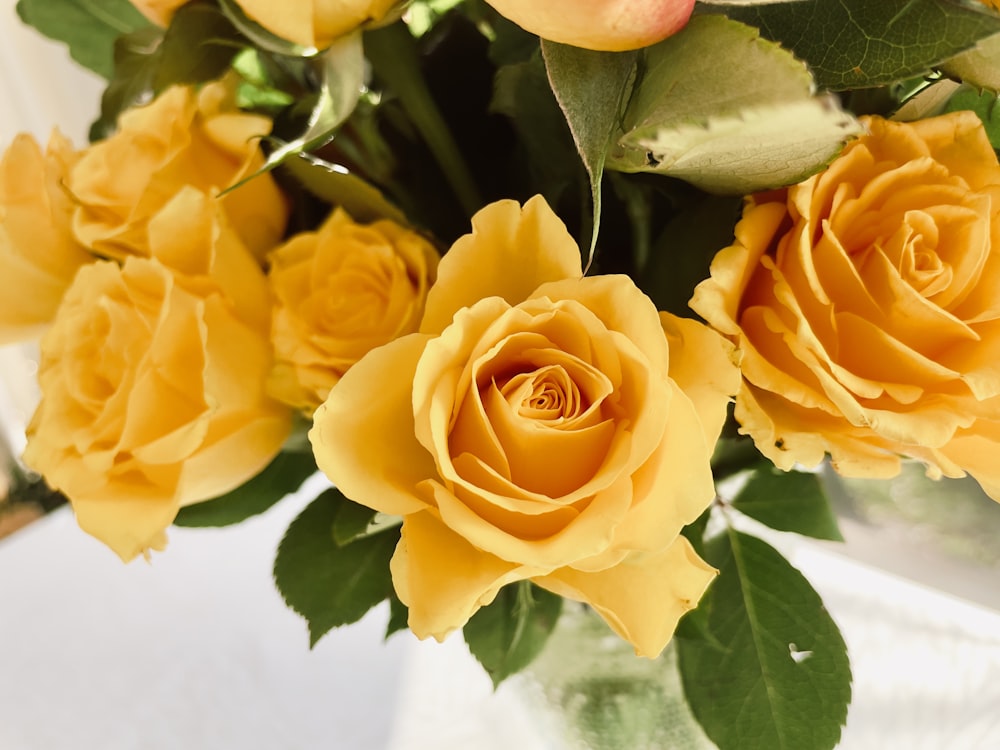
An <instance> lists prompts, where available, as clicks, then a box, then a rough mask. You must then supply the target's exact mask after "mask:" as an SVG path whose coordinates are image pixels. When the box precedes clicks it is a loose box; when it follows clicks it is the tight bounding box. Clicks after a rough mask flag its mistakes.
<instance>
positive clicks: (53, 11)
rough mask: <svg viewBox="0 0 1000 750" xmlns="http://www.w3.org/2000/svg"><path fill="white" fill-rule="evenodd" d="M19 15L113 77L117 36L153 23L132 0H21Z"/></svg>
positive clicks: (90, 65)
mask: <svg viewBox="0 0 1000 750" xmlns="http://www.w3.org/2000/svg"><path fill="white" fill-rule="evenodd" d="M17 14H18V16H20V17H21V20H22V21H24V22H25V23H26V24H28V25H29V26H34V27H35V28H36V29H38V31H40V32H41V33H42V34H44V35H45V36H47V37H49V38H50V39H55V40H56V41H58V42H63V43H65V44H66V45H67V46H68V47H69V54H70V57H72V58H73V59H74V60H76V61H77V62H78V63H80V65H82V66H83V67H85V68H89V69H90V70H92V71H94V72H95V73H97V74H98V75H99V76H101V77H103V78H106V79H109V78H111V75H112V72H113V68H114V66H113V60H112V53H111V49H112V46H113V44H114V41H115V39H117V38H118V37H119V36H121V35H122V34H128V33H131V32H133V31H137V30H138V29H141V28H144V27H147V26H149V25H150V23H149V21H147V20H146V18H145V16H143V15H142V14H141V13H140V12H139V11H138V10H136V9H135V6H134V5H132V3H130V2H129V0H18V2H17Z"/></svg>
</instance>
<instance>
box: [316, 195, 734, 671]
mask: <svg viewBox="0 0 1000 750" xmlns="http://www.w3.org/2000/svg"><path fill="white" fill-rule="evenodd" d="M472 226H473V231H472V233H471V234H469V235H466V236H465V237H463V238H461V239H459V240H458V241H457V242H456V243H455V245H454V246H453V247H452V248H451V250H449V252H448V253H447V254H446V255H445V256H444V257H443V258H442V260H441V264H440V266H439V269H438V280H437V282H436V283H435V285H434V286H433V287H432V288H431V291H430V294H429V296H428V299H427V307H426V311H425V313H424V317H423V321H422V322H421V327H420V331H419V332H418V333H415V334H411V335H409V336H404V337H402V338H399V339H396V340H395V341H393V342H391V343H389V344H387V345H385V346H382V347H379V348H378V349H374V350H373V351H371V352H370V353H369V354H368V355H366V356H365V357H364V358H362V359H361V360H360V361H359V362H358V363H357V364H356V365H354V367H352V368H351V369H350V370H348V372H347V373H346V374H345V375H344V377H343V378H341V380H340V382H339V383H338V384H337V385H336V386H334V388H333V390H332V391H331V392H330V396H329V398H328V399H327V400H326V402H325V404H324V405H323V406H321V407H320V408H319V410H318V411H317V412H316V415H315V418H314V426H313V429H312V430H311V432H310V439H311V441H312V444H313V450H314V452H315V455H316V459H317V462H318V464H319V467H320V468H321V469H322V470H323V471H324V472H326V474H327V475H328V476H329V477H330V479H331V480H333V482H334V483H335V484H336V485H337V486H338V487H339V488H340V489H341V490H342V491H343V492H344V494H345V495H346V496H347V497H349V498H351V499H352V500H355V501H357V502H359V503H362V504H364V505H367V506H369V507H371V508H374V509H376V510H378V511H381V512H383V513H388V514H391V515H399V516H402V517H403V525H402V538H401V540H400V542H399V545H398V546H397V548H396V552H395V555H394V556H393V559H392V564H391V568H392V578H393V584H394V586H395V589H396V592H397V594H398V595H399V597H400V599H401V600H402V601H403V603H405V604H406V605H407V606H408V607H409V625H410V628H411V629H412V630H413V631H414V632H415V633H416V635H417V636H419V637H420V638H425V637H427V636H433V637H435V638H438V639H442V638H444V637H445V635H446V634H448V633H449V632H450V631H452V630H455V629H456V628H460V627H462V626H463V625H464V624H465V623H466V622H467V621H468V619H469V618H470V617H471V616H472V614H473V613H474V612H475V611H476V610H478V609H479V608H480V607H482V606H484V605H487V604H489V603H490V602H491V601H492V600H493V599H494V597H495V596H496V594H497V592H498V591H499V589H500V588H501V587H502V586H504V585H506V584H509V583H513V582H515V581H521V580H525V579H528V580H531V581H534V582H535V583H536V584H538V585H539V586H542V587H544V588H546V589H548V590H550V591H552V592H555V593H556V594H560V595H563V596H565V597H568V598H571V599H576V600H580V601H584V602H587V603H588V604H590V605H592V606H593V607H594V608H595V610H596V611H597V612H599V613H600V614H601V615H602V616H603V617H604V619H605V620H607V622H608V623H609V624H610V625H611V627H612V628H613V629H614V630H615V631H616V632H618V633H619V634H620V635H621V636H622V637H623V638H625V639H626V640H628V641H629V642H631V643H632V645H633V646H634V647H635V649H636V652H637V653H639V654H642V655H646V656H654V655H656V654H658V653H659V652H660V651H661V650H662V648H663V647H664V645H665V644H666V643H667V642H668V641H669V639H670V637H671V635H672V634H673V631H674V628H675V626H676V624H677V620H678V618H680V616H681V615H682V614H684V612H686V611H687V610H689V609H691V608H692V607H694V606H695V604H696V603H697V601H698V599H699V597H700V596H701V594H702V592H703V591H704V589H705V587H706V586H707V585H708V583H709V582H710V581H711V580H712V578H713V576H714V575H715V572H714V570H713V569H712V568H711V567H709V566H708V565H707V564H705V563H704V562H703V561H702V560H701V559H700V558H699V557H698V556H697V555H696V554H695V553H694V551H693V550H692V548H691V545H690V544H689V543H688V542H687V540H686V539H685V538H684V537H682V536H680V535H679V532H680V530H681V527H683V526H684V525H685V524H687V523H690V522H691V521H693V520H694V519H695V518H697V517H698V515H699V514H700V513H701V512H702V511H703V510H704V509H705V508H706V507H708V505H709V504H710V503H711V501H712V499H713V497H714V494H715V491H714V488H713V484H712V472H711V468H710V465H709V460H710V458H711V455H712V449H713V446H714V444H715V441H716V439H717V437H718V434H719V431H720V429H721V426H722V422H723V420H724V418H725V412H726V404H727V401H728V394H731V393H734V392H735V389H736V387H737V386H738V381H739V376H738V372H737V369H736V367H735V365H734V364H733V363H732V361H731V359H732V356H733V350H732V347H731V346H729V345H728V344H726V342H725V341H724V340H723V339H722V338H721V337H720V336H718V335H717V334H715V333H713V332H712V331H710V330H709V329H708V328H707V327H705V326H703V325H702V324H700V323H697V322H694V321H691V320H681V319H678V318H674V317H672V316H667V315H664V316H663V317H662V318H661V317H660V316H659V315H658V313H657V311H656V309H655V307H654V306H653V303H652V302H651V301H650V300H649V298H648V297H646V296H645V295H644V294H643V293H642V292H641V291H639V289H637V288H636V287H635V285H634V284H633V283H632V281H631V280H630V279H628V278H627V277H625V276H597V277H593V278H584V277H583V275H582V271H581V266H580V253H579V250H578V248H577V246H576V243H575V242H574V241H573V239H572V238H571V237H570V235H569V233H568V232H567V231H566V228H565V227H564V226H563V224H562V223H561V222H560V221H559V219H558V218H557V217H556V216H555V214H553V213H552V210H551V209H550V208H549V207H548V205H547V204H546V203H545V201H544V200H543V199H542V198H540V197H536V198H534V199H532V200H531V201H529V202H528V203H527V204H525V206H524V207H523V208H522V207H521V206H519V205H518V204H517V203H515V202H513V201H501V202H498V203H494V204H491V205H489V206H487V207H486V208H484V209H483V210H481V211H480V212H479V213H478V214H476V216H475V217H474V218H473V220H472Z"/></svg>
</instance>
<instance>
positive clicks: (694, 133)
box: [608, 3, 861, 194]
mask: <svg viewBox="0 0 1000 750" xmlns="http://www.w3.org/2000/svg"><path fill="white" fill-rule="evenodd" d="M803 4H805V3H803ZM644 71H645V72H644V73H643V76H642V78H641V79H640V80H639V81H638V82H637V83H636V86H635V89H634V93H633V95H632V100H631V101H630V102H629V105H628V109H627V111H626V114H625V121H624V128H623V131H624V132H623V133H622V134H621V136H620V137H619V138H618V142H617V147H616V149H615V150H614V151H612V153H611V154H610V156H609V160H608V167H609V168H610V169H618V170H621V171H624V172H655V173H659V174H667V175H671V176H673V177H679V178H680V179H683V180H686V181H688V182H690V183H692V184H694V185H697V186H698V187H700V188H702V189H703V190H707V191H708V192H712V193H730V194H746V193H752V192H755V191H758V190H764V189H768V188H773V187H778V186H781V185H788V184H791V183H795V182H800V181H801V180H803V179H805V178H806V177H808V176H809V175H811V174H814V173H816V172H818V171H819V170H821V169H822V168H823V167H825V166H826V164H828V163H829V162H830V160H831V159H833V158H834V157H835V156H837V154H839V153H840V150H841V149H842V148H843V146H844V144H845V142H846V141H847V140H848V139H849V138H851V137H852V136H854V135H857V134H858V133H860V132H861V126H860V125H859V124H858V122H857V121H856V120H855V119H854V118H853V117H852V116H851V115H850V114H848V113H846V112H844V111H843V110H842V109H841V108H840V107H839V105H838V104H837V103H836V101H835V100H834V99H833V97H831V96H814V95H813V81H812V78H811V76H810V74H809V71H808V69H807V68H806V66H805V65H804V64H803V63H802V62H800V61H798V60H796V59H795V58H794V57H793V56H792V55H791V54H790V53H789V52H787V51H786V50H784V49H782V48H781V47H779V46H778V45H776V44H774V43H773V42H769V41H767V40H765V39H762V38H761V37H760V35H759V33H758V31H757V29H755V28H752V27H749V26H745V25H743V24H740V23H737V22H735V21H731V20H729V19H727V18H725V17H723V16H715V15H709V16H698V17H695V18H693V19H692V20H691V22H690V23H689V24H688V25H687V26H686V27H684V29H683V30H682V31H680V32H679V33H677V34H675V35H674V36H672V37H670V38H668V39H666V40H664V41H663V42H660V43H659V44H657V45H655V46H653V47H650V48H648V49H647V50H646V51H645V65H644Z"/></svg>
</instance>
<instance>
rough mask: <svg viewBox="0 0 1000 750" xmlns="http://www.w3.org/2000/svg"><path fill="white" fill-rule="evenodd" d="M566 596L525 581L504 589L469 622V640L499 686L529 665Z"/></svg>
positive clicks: (476, 655)
mask: <svg viewBox="0 0 1000 750" xmlns="http://www.w3.org/2000/svg"><path fill="white" fill-rule="evenodd" d="M561 611H562V597H561V596H557V595H556V594H552V593H550V592H548V591H546V590H545V589H542V588H539V587H537V586H534V585H533V584H531V583H530V582H528V581H521V582H519V583H517V584H514V585H511V586H505V587H504V588H502V589H500V593H498V594H497V598H496V599H494V600H493V602H492V603H491V604H489V605H488V606H486V607H483V608H482V609H480V610H479V611H478V612H476V614H474V615H473V616H472V618H471V619H470V620H469V621H468V622H467V623H466V624H465V628H464V633H465V642H466V643H467V644H468V645H469V650H470V651H471V652H472V655H473V656H475V657H476V659H478V660H479V663H480V664H482V665H483V668H484V669H485V670H486V671H487V672H488V673H489V675H490V679H491V680H493V686H494V687H496V686H498V685H499V684H500V683H501V682H503V681H504V680H505V679H507V678H508V677H510V676H511V675H512V674H514V673H516V672H518V671H520V670H522V669H524V668H525V667H526V666H528V665H529V664H530V663H531V662H532V661H533V660H534V658H535V657H536V656H538V654H539V653H541V650H542V648H543V647H544V646H545V642H546V641H547V640H548V638H549V636H550V635H551V634H552V629H553V628H555V626H556V622H557V621H558V620H559V613H560V612H561Z"/></svg>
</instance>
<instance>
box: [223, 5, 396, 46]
mask: <svg viewBox="0 0 1000 750" xmlns="http://www.w3.org/2000/svg"><path fill="white" fill-rule="evenodd" d="M235 2H236V4H237V5H239V6H240V8H241V9H242V10H243V12H244V13H246V15H247V17H248V18H249V19H250V20H252V21H255V22H256V23H259V24H260V25H261V26H263V27H264V28H265V29H267V30H268V31H270V32H271V33H272V34H274V35H275V36H280V37H281V38H282V39H287V40H288V41H290V42H295V43H296V44H301V45H302V46H304V47H315V48H318V49H323V48H324V47H329V46H330V43H331V42H332V41H333V40H334V39H336V38H337V37H339V36H343V35H344V34H347V33H348V32H351V31H354V30H355V29H357V28H358V27H360V26H363V25H366V24H368V23H373V22H378V21H381V20H382V19H383V18H385V17H386V16H387V15H388V13H389V11H390V10H392V9H393V8H394V7H395V6H396V5H398V4H399V0H336V1H334V0H284V1H283V2H275V1H274V0H235Z"/></svg>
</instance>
